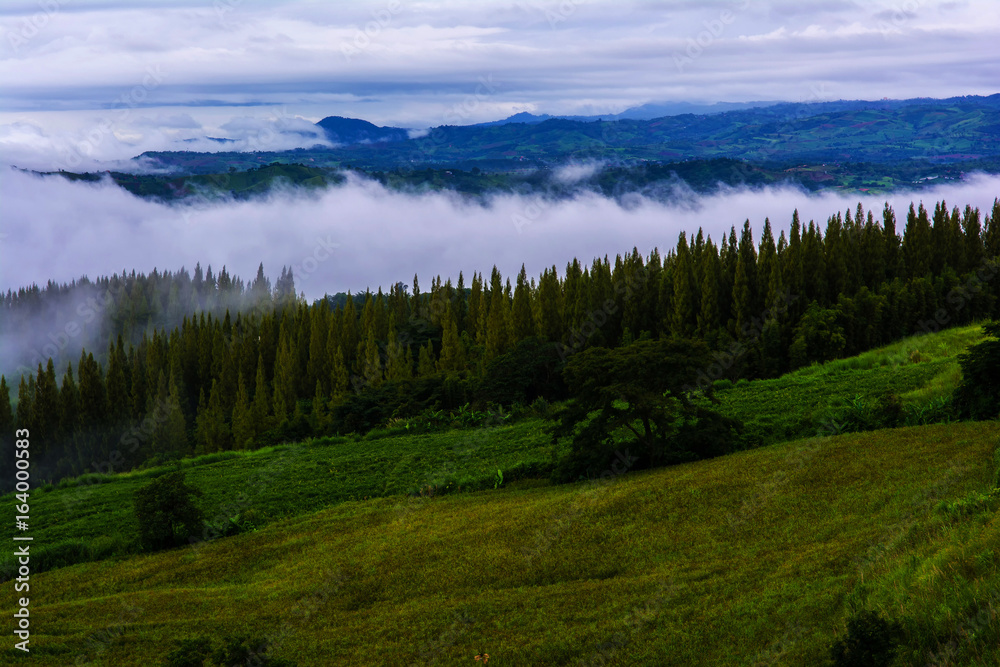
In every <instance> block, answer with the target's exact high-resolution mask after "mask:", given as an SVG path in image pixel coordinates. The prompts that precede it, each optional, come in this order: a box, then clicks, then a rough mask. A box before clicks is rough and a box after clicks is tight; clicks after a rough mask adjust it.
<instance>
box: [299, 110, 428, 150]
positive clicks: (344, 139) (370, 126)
mask: <svg viewBox="0 0 1000 667" xmlns="http://www.w3.org/2000/svg"><path fill="white" fill-rule="evenodd" d="M316 124H317V125H319V126H320V127H321V128H323V130H324V131H325V132H326V136H327V137H328V138H329V139H330V141H332V142H333V143H335V144H341V145H346V144H359V143H373V142H379V141H405V140H406V139H409V131H408V130H406V129H404V128H401V127H379V126H378V125H375V124H374V123H369V122H368V121H366V120H359V119H357V118H344V117H343V116H328V117H326V118H324V119H323V120H321V121H320V122H318V123H316Z"/></svg>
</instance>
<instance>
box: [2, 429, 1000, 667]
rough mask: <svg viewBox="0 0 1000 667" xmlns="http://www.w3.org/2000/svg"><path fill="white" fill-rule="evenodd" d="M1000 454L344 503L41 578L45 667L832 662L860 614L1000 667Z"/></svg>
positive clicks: (833, 461)
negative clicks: (176, 647)
mask: <svg viewBox="0 0 1000 667" xmlns="http://www.w3.org/2000/svg"><path fill="white" fill-rule="evenodd" d="M998 438H1000V424H996V423H989V424H975V423H966V424H960V425H952V426H942V425H939V426H927V427H915V428H908V429H898V430H893V431H881V432H876V433H869V434H852V435H842V436H836V437H829V438H814V439H810V440H805V441H796V442H791V443H785V444H782V445H777V446H774V447H768V448H764V449H759V450H756V451H752V452H742V453H739V454H735V455H732V456H728V457H724V458H722V459H716V460H713V461H702V462H698V463H693V464H688V465H683V466H677V467H675V468H671V469H666V470H660V471H654V472H646V473H638V474H625V475H624V476H622V477H620V478H617V480H612V481H611V482H609V483H606V484H605V485H598V486H594V487H587V486H585V485H568V486H560V487H547V488H535V489H516V488H509V489H502V490H500V491H497V492H492V491H490V492H481V493H473V494H460V495H454V496H445V497H437V498H433V499H427V500H422V501H413V502H411V503H405V504H401V501H400V499H399V498H381V499H375V500H369V501H367V502H358V501H349V502H345V503H342V504H340V505H338V506H336V507H333V508H330V509H327V510H323V511H321V512H318V513H315V514H312V515H309V516H303V517H299V518H295V519H291V520H288V521H287V522H283V523H280V524H274V525H272V526H270V527H268V528H266V529H263V530H260V531H257V532H255V533H252V534H246V535H241V536H237V537H234V538H231V539H226V540H219V541H215V542H211V543H208V544H205V545H203V546H202V547H201V548H200V549H197V550H193V549H180V550H175V551H172V552H167V553H162V554H157V555H151V556H141V557H134V558H131V559H129V560H125V561H122V562H102V563H90V564H83V565H77V566H74V567H70V568H65V569H62V570H59V571H55V572H51V573H47V574H41V575H38V576H36V577H34V578H33V579H32V584H33V590H34V591H37V593H35V595H36V596H37V598H38V602H37V603H34V604H35V606H34V607H33V612H32V614H33V616H32V617H33V618H35V619H37V621H36V623H37V627H36V630H37V632H38V635H36V636H35V639H37V645H35V644H33V646H34V647H35V648H34V649H33V660H34V662H35V663H36V664H41V665H65V664H71V663H73V662H74V661H75V660H79V661H85V660H89V661H91V662H90V663H88V664H95V665H123V664H157V662H158V661H159V660H160V659H161V658H162V656H164V655H165V654H166V653H167V652H169V651H170V650H171V648H172V646H173V643H172V642H173V640H175V639H178V638H182V637H194V636H200V635H207V636H211V637H219V636H221V635H224V634H228V633H233V632H249V633H252V634H261V635H267V634H269V633H270V634H271V636H272V638H274V639H275V643H276V644H277V649H276V650H275V651H274V653H275V654H276V655H279V656H284V657H290V658H294V659H296V660H298V661H299V664H300V665H331V664H352V665H386V664H397V663H398V664H448V665H452V664H463V663H465V664H476V663H475V662H473V656H475V655H477V654H479V653H481V652H486V653H489V655H490V660H491V662H490V664H495V665H542V664H547V665H564V664H580V661H581V660H582V661H583V663H582V664H614V665H698V664H704V665H720V664H725V665H755V664H789V665H801V664H822V660H823V659H824V657H825V656H826V654H827V651H828V646H829V644H830V642H831V641H832V640H833V638H834V637H835V635H836V634H837V633H838V632H839V633H842V632H843V627H844V626H843V623H844V618H845V615H846V614H847V613H848V607H849V606H850V605H852V604H854V605H857V606H859V607H870V608H874V609H878V610H881V611H882V612H883V613H886V614H888V615H891V616H892V617H893V618H896V619H898V620H900V621H902V622H903V623H904V626H905V628H906V630H907V632H908V633H909V635H908V636H909V639H910V640H911V641H912V642H913V643H914V644H915V645H914V648H913V649H911V652H912V656H910V657H912V658H913V659H912V660H911V661H910V662H906V663H904V664H924V662H925V661H926V659H927V651H929V650H932V649H935V648H936V647H937V642H939V641H940V642H947V641H948V640H949V638H950V633H951V632H953V631H957V630H961V629H963V628H964V629H965V630H966V632H965V635H961V633H958V634H956V636H957V637H960V638H961V637H963V636H965V637H966V638H965V639H964V640H963V642H964V643H962V642H959V643H958V644H957V649H956V650H958V651H964V652H965V654H966V655H978V656H979V657H978V659H979V662H974V661H967V662H963V663H961V664H982V665H986V664H996V662H995V661H996V660H997V658H998V657H1000V654H998V653H997V649H996V646H997V639H998V634H997V626H996V624H995V623H994V625H993V626H992V628H989V627H987V628H985V629H980V631H979V632H977V633H972V635H971V638H969V635H970V633H969V632H967V630H968V627H969V624H971V623H975V622H977V620H976V619H978V618H980V617H981V616H982V614H981V613H979V612H980V609H981V605H982V603H983V602H985V601H988V600H989V599H990V598H989V595H990V594H991V592H992V591H995V590H996V586H997V584H998V583H1000V572H998V566H1000V563H998V559H997V557H996V554H995V545H996V544H997V543H998V540H1000V524H998V523H997V520H996V514H995V509H996V506H997V502H996V499H995V498H994V500H992V501H989V500H987V501H982V502H980V503H978V504H977V502H976V501H975V498H976V496H975V495H974V494H975V493H976V492H982V491H984V490H985V489H987V488H989V487H990V485H991V484H993V483H994V481H995V464H994V463H993V461H992V459H993V456H994V451H995V449H996V445H997V441H998ZM959 498H967V499H970V500H969V501H968V502H967V503H966V505H965V506H962V505H958V506H957V507H958V508H959V509H957V510H956V509H954V508H952V509H951V511H947V508H942V509H936V505H937V503H938V502H939V500H940V499H946V500H954V499H959ZM991 503H992V504H991ZM963 507H967V508H971V509H970V510H969V511H966V512H965V513H963V509H962V508H963ZM36 587H37V588H36ZM977 600H978V601H980V602H978V603H977V602H976V601H977ZM8 604H9V603H8ZM997 606H1000V605H995V607H994V612H993V613H994V616H993V620H994V621H995V619H996V616H995V611H996V607H997ZM8 613H10V610H8ZM986 618H988V616H987V617H986ZM969 619H971V620H969ZM963 623H964V624H965V625H963ZM987 646H992V647H993V648H986V647H987ZM8 651H9V649H8ZM9 655H11V654H10V653H9V652H8V656H9ZM81 657H82V658H81ZM8 659H12V658H8ZM602 659H603V661H602ZM76 664H80V662H78V663H76Z"/></svg>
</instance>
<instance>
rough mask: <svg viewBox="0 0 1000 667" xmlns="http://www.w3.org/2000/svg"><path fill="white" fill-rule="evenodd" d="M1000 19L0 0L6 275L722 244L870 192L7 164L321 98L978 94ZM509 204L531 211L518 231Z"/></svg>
mask: <svg viewBox="0 0 1000 667" xmlns="http://www.w3.org/2000/svg"><path fill="white" fill-rule="evenodd" d="M998 34H1000V12H996V11H995V5H994V2H993V0H990V1H989V2H987V1H984V0H965V1H948V2H944V1H935V0H892V1H891V2H890V1H885V2H883V1H881V0H875V1H872V2H860V1H858V2H855V1H853V0H816V1H814V2H805V1H803V0H788V1H786V0H775V1H772V2H757V1H753V0H731V1H729V0H727V1H723V0H700V1H698V2H693V1H692V2H682V1H679V0H665V1H660V2H640V1H637V0H636V1H629V0H616V1H615V2H599V1H597V0H551V1H550V0H518V1H517V2H491V1H488V0H487V1H476V2H471V1H470V2H456V1H446V0H441V1H437V0H425V1H419V2H408V1H404V0H377V1H374V2H364V1H353V0H352V1H351V2H332V1H323V2H320V1H305V0H299V1H286V2H282V1H280V0H276V1H268V2H264V1H258V0H146V1H141V0H131V1H125V0H3V1H2V2H0V82H2V85H0V289H2V290H7V289H17V288H18V287H20V286H23V285H28V284H31V283H32V282H37V283H39V284H44V283H45V282H46V281H47V280H49V279H53V280H57V281H68V280H72V279H74V278H78V277H80V276H81V275H88V276H90V277H91V278H95V277H98V276H101V275H107V274H110V273H113V272H121V271H122V270H126V271H130V270H132V269H136V270H138V271H149V270H151V269H153V268H154V267H156V268H159V269H161V270H162V269H169V270H177V269H179V268H181V267H182V266H184V267H187V268H188V269H191V268H193V266H194V264H195V263H196V262H201V264H202V265H203V266H206V265H208V264H212V265H213V266H214V267H215V268H216V269H218V268H219V267H220V266H221V265H223V264H226V265H228V267H229V269H230V271H232V272H236V273H238V274H239V275H243V276H245V277H250V276H251V275H252V274H253V273H254V272H255V270H256V267H257V264H258V263H259V262H261V261H263V262H264V263H265V267H266V270H267V271H268V273H269V275H270V276H271V277H272V279H273V278H274V277H276V276H277V274H278V272H279V271H280V268H281V266H284V265H289V266H296V267H299V268H298V269H297V274H296V275H297V282H298V284H299V287H300V289H302V291H304V292H305V293H306V294H307V296H308V297H310V298H316V297H319V296H321V295H322V294H323V293H325V292H330V293H333V292H338V291H345V290H348V289H351V290H354V291H357V290H359V289H362V290H363V289H365V288H366V287H371V288H372V289H375V288H377V287H378V286H379V285H382V286H388V285H391V284H393V283H394V282H396V281H398V280H402V281H403V282H404V283H407V284H409V283H410V282H412V276H413V274H414V273H419V274H420V275H421V276H430V275H432V274H433V275H437V274H441V275H443V276H444V277H451V278H452V279H455V278H457V274H458V271H460V270H462V271H464V272H465V273H466V276H469V275H470V274H471V272H472V271H485V272H487V273H488V272H489V270H490V268H491V266H492V265H493V264H497V265H498V266H499V267H500V268H501V270H502V271H503V272H504V274H505V275H509V274H510V273H512V272H516V271H517V269H519V268H520V265H521V263H522V262H523V263H525V264H526V265H527V268H528V270H529V273H531V274H532V275H537V274H538V273H539V272H541V270H542V269H544V268H545V267H547V266H550V265H552V264H555V265H557V266H559V267H564V266H565V264H566V262H567V261H569V260H571V259H572V258H573V257H574V256H575V257H579V258H580V259H581V260H583V261H587V262H589V261H590V259H592V258H593V257H594V256H603V255H605V254H609V255H611V256H612V257H613V256H614V255H615V254H617V253H619V252H622V253H623V252H628V251H629V250H631V248H632V247H633V246H637V247H638V248H639V249H640V250H641V251H642V252H644V253H646V252H648V251H649V250H650V249H651V248H652V247H653V246H658V247H660V248H661V250H665V249H667V248H669V247H672V246H673V244H674V243H675V241H676V239H677V234H678V233H679V232H680V231H682V230H686V231H693V230H694V229H696V228H697V227H698V226H704V227H705V228H706V231H708V232H712V233H714V234H715V237H716V240H718V236H719V234H720V233H721V232H722V231H723V230H728V229H729V227H730V226H733V225H735V226H737V227H739V226H740V225H742V222H743V220H744V219H750V221H751V223H752V225H753V226H754V229H755V230H759V229H760V227H761V225H762V223H763V219H764V217H767V216H770V217H771V219H772V220H773V221H775V224H776V225H781V226H784V225H785V224H787V221H788V220H789V219H790V216H791V212H792V210H793V209H795V208H798V209H800V211H801V212H802V214H803V218H805V219H809V218H815V219H816V220H817V222H823V221H825V220H826V218H827V216H829V215H831V214H833V213H835V212H836V211H843V210H844V209H846V208H847V207H848V206H851V207H852V208H853V205H854V204H856V203H857V200H856V198H851V197H848V198H846V199H840V198H837V197H832V198H831V197H830V196H827V197H814V196H808V195H806V194H805V193H803V192H800V191H797V190H791V189H768V190H764V191H758V192H749V191H730V192H724V193H722V194H720V195H718V196H716V197H713V198H710V199H705V200H697V199H694V200H693V199H692V198H691V197H683V198H682V199H681V202H682V203H678V204H675V205H665V204H657V203H654V202H651V201H645V200H637V201H636V202H633V205H632V206H628V207H622V206H620V205H619V204H618V203H616V202H614V201H610V200H602V199H599V198H596V197H585V198H581V199H577V200H575V201H569V202H563V203H560V204H558V205H550V204H546V203H545V202H544V201H541V200H537V199H533V198H518V197H501V198H497V199H495V200H493V201H492V202H490V204H489V205H488V206H479V205H469V204H465V203H462V202H460V201H457V200H454V199H452V198H450V197H449V196H447V195H443V194H437V195H424V196H414V195H406V194H400V193H388V192H385V191H383V190H381V189H380V188H378V187H377V186H376V185H374V184H372V183H366V182H363V181H352V182H351V183H349V184H348V185H347V186H345V187H342V188H337V189H333V190H331V191H328V192H325V193H322V194H320V195H306V194H302V193H295V192H280V193H276V194H274V195H273V196H270V197H268V198H265V199H259V200H253V201H250V202H223V203H216V204H211V205H207V204H206V205H198V204H194V205H189V204H185V205H183V206H165V205H161V204H156V203H153V202H149V201H144V200H141V199H138V198H136V197H133V196H132V195H129V194H128V193H126V192H124V191H122V190H119V189H117V188H115V187H114V186H113V185H110V184H106V183H105V184H97V185H86V184H80V183H77V184H71V183H67V182H64V181H62V180H61V179H58V178H48V179H43V178H38V177H33V176H29V175H26V174H22V173H20V172H17V171H14V170H11V169H9V168H7V167H5V166H3V165H17V166H19V167H24V168H31V169H37V170H53V169H58V168H71V167H72V168H75V169H76V170H84V169H91V170H94V169H111V168H118V169H120V168H122V167H123V166H125V165H127V164H134V163H131V162H129V161H130V159H131V158H133V157H134V156H136V155H138V154H139V153H141V152H142V151H144V150H153V149H177V148H183V149H186V150H209V149H216V150H217V149H218V148H219V146H218V145H217V144H213V143H211V142H209V141H208V140H207V139H206V138H207V137H226V138H230V139H234V140H236V142H237V143H236V144H235V146H233V145H227V146H226V149H232V148H234V147H235V148H237V149H242V150H279V149H286V148H292V147H294V146H298V145H306V146H309V145H312V144H314V143H317V142H322V141H324V139H323V137H321V136H320V135H319V134H318V133H317V132H316V131H315V128H314V126H313V123H314V122H315V121H317V120H319V119H320V118H323V117H325V116H330V115H342V116H348V117H355V118H364V119H367V120H370V121H373V122H375V123H377V124H380V125H393V126H400V127H408V128H414V129H420V128H426V127H429V126H437V125H441V124H452V125H460V124H467V123H475V122H481V121H487V120H494V119H498V118H503V117H506V116H508V115H510V114H513V113H517V112H520V111H531V112H536V113H550V114H570V113H572V114H600V113H608V112H619V111H622V110H624V109H626V108H628V107H631V106H635V105H639V104H643V103H648V102H666V101H673V102H676V101H687V102H718V101H727V102H747V101H754V100H787V101H823V100H833V99H879V98H882V97H890V98H910V97H917V96H924V97H937V98H941V97H948V96H955V95H977V94H978V95H988V94H994V93H996V92H998V90H997V82H998V81H1000V67H998V64H997V63H998V58H997V56H996V53H997V51H996V35H998ZM590 168H592V167H590V166H587V165H577V166H574V167H571V168H570V169H569V170H568V171H566V172H565V173H562V172H561V173H562V175H563V176H564V177H566V178H574V177H576V176H578V174H577V175H576V176H575V174H576V171H580V170H583V171H584V172H585V171H586V170H587V169H590ZM574 169H575V170H576V171H574ZM997 194H1000V184H998V181H997V179H973V180H971V181H969V182H967V183H963V184H958V185H953V186H950V187H949V189H946V190H942V191H940V192H938V193H923V194H921V195H917V196H910V195H908V194H907V193H900V194H899V195H898V199H899V202H898V203H899V205H900V206H901V207H902V208H904V209H905V207H906V206H908V204H909V202H910V201H911V199H912V200H914V201H917V200H920V199H923V200H924V201H927V202H933V201H935V197H936V196H941V197H945V198H946V199H947V200H948V201H949V203H951V204H959V205H964V204H966V203H971V204H974V205H977V206H980V207H981V208H983V209H987V210H988V209H989V208H990V205H991V204H992V201H993V197H994V196H995V195H997ZM894 197H896V196H894ZM894 197H890V198H889V199H893V198H894ZM885 199H886V198H885V197H881V198H870V199H865V205H866V206H868V207H871V208H875V209H877V210H881V205H882V202H883V201H884V200H885ZM517 216H520V219H524V218H525V217H527V218H528V219H530V220H531V222H532V224H531V225H529V226H528V227H527V228H522V229H518V228H517V226H516V225H515V224H514V223H513V222H512V221H513V220H515V219H518V218H517ZM320 255H322V256H323V259H322V260H320V259H319V256H320ZM309 258H312V259H309ZM313 264H315V268H312V269H310V268H309V267H312V266H313Z"/></svg>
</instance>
